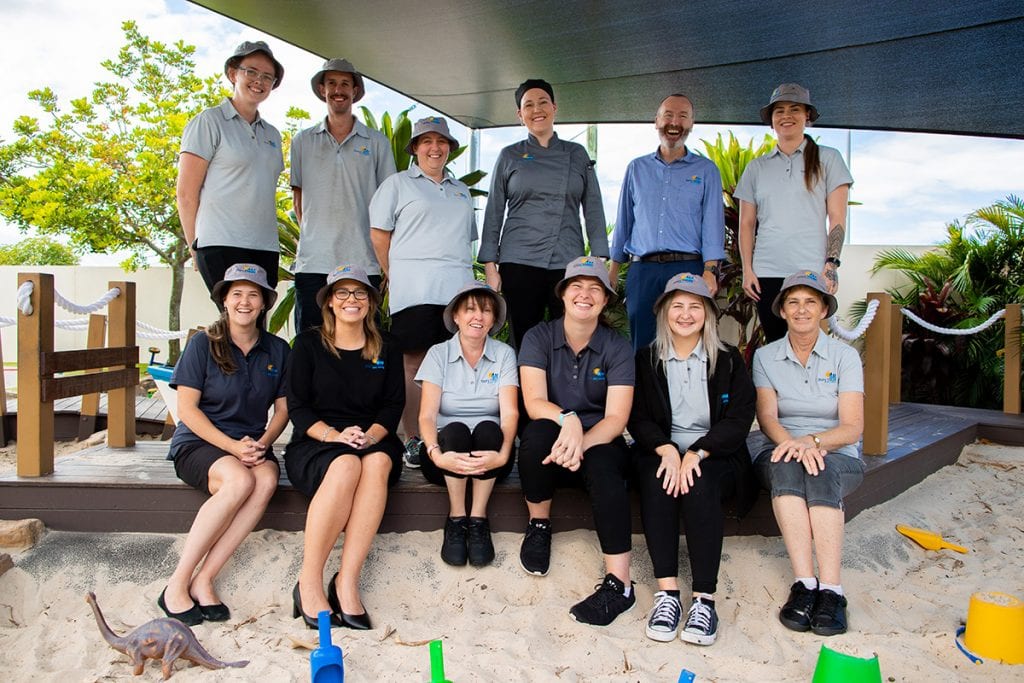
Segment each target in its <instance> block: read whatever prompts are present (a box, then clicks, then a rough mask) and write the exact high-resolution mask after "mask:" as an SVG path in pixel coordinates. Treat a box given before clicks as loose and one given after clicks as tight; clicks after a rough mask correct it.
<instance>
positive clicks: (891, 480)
mask: <svg viewBox="0 0 1024 683" xmlns="http://www.w3.org/2000/svg"><path fill="white" fill-rule="evenodd" d="M157 400H159V399H157ZM155 415H157V416H158V414H155ZM159 419H160V420H162V419H163V418H162V417H160V418H159ZM889 427H890V435H889V452H888V454H887V455H885V456H878V457H871V456H868V457H866V460H867V463H868V471H867V475H866V476H865V480H864V483H863V484H862V485H861V486H860V487H859V488H858V489H857V490H856V491H855V492H854V493H853V494H852V495H851V496H849V497H848V498H847V500H846V504H847V517H848V518H850V517H853V516H855V515H856V514H858V513H859V512H861V511H862V510H864V509H867V508H869V507H872V506H874V505H878V504H879V503H882V502H884V501H886V500H889V499H890V498H893V497H894V496H896V495H898V494H899V493H901V492H903V491H905V490H906V489H907V488H909V487H911V486H913V485H914V484H916V483H918V482H920V481H921V480H922V479H924V478H925V477H927V476H928V475H929V474H931V473H932V472H935V471H936V470H938V469H940V468H942V467H944V466H946V465H949V464H952V463H953V462H955V461H956V459H957V457H958V456H959V454H960V451H961V450H962V448H963V447H964V446H965V445H966V444H969V443H971V442H973V441H975V440H976V439H978V438H985V439H989V440H992V441H997V442H1000V443H1005V444H1009V445H1024V416H1021V415H1004V414H1003V413H998V412H994V411H982V410H970V409H961V408H948V407H941V406H927V405H921V404H901V405H895V406H893V407H892V408H891V409H890V413H889ZM166 452H167V444H166V443H165V442H158V441H148V442H140V443H139V444H138V445H137V446H136V447H135V448H131V449H109V448H106V447H98V448H94V449H91V450H88V451H83V452H81V453H78V454H75V455H72V456H67V457H64V458H60V459H59V460H58V461H57V463H56V472H55V473H54V474H52V475H49V476H46V477H39V478H19V477H17V476H15V475H8V476H4V477H0V518H2V519H21V518H30V517H35V518H39V519H41V520H43V522H44V523H45V524H46V526H48V527H50V528H53V529H63V530H71V531H157V532H183V531H187V530H188V528H189V525H190V524H191V522H192V519H193V517H194V516H195V512H196V510H197V508H198V507H199V506H200V505H201V504H202V503H203V501H204V500H206V496H205V495H203V494H201V493H199V492H197V491H194V490H193V489H191V488H189V487H187V486H186V485H184V484H182V483H181V482H180V481H179V480H178V479H177V478H176V477H175V476H174V468H173V466H172V464H171V463H170V462H169V461H167V460H165V459H164V456H165V455H166ZM306 505H307V500H306V499H305V498H304V497H303V496H302V495H301V494H299V493H298V492H296V491H295V490H294V489H293V488H292V487H291V485H290V484H289V483H288V481H287V479H286V478H285V477H284V475H283V474H282V480H281V487H280V488H279V490H278V492H277V494H275V496H274V498H273V499H272V501H271V503H270V506H269V507H268V509H267V513H266V515H265V516H264V518H263V521H262V527H261V528H273V529H280V530H287V531H296V530H301V529H302V527H303V524H304V521H305V511H306ZM447 511H448V503H447V495H446V494H445V492H444V491H443V490H442V489H441V488H440V487H435V486H433V485H431V484H428V483H426V482H425V481H424V479H423V477H422V475H420V473H419V472H418V471H415V470H406V471H405V472H403V474H402V478H401V480H400V482H399V483H398V485H397V486H396V487H395V488H394V489H393V490H392V492H391V494H390V496H389V500H388V505H387V509H386V511H385V515H384V521H383V523H382V531H409V530H422V531H430V530H434V529H439V528H441V526H442V525H443V522H444V518H445V515H446V514H447ZM490 517H491V525H492V528H493V529H494V530H496V531H520V530H522V529H523V528H525V525H526V521H527V520H526V509H525V505H524V504H523V499H522V493H521V492H520V490H519V485H518V479H517V475H516V473H515V472H513V475H512V476H511V477H510V478H509V480H507V481H505V482H504V483H502V484H499V485H498V486H497V487H496V488H495V492H494V494H493V497H492V502H491V508H490ZM633 517H634V529H635V530H636V531H638V532H639V530H640V523H639V506H638V505H637V504H636V503H635V501H634V505H633ZM553 524H554V529H555V530H556V531H564V530H568V529H575V528H592V520H591V515H590V506H589V503H588V502H587V499H586V496H585V495H584V494H583V493H582V492H581V491H575V490H567V491H561V492H559V494H558V496H557V497H556V500H555V509H554V519H553ZM726 533H728V534H730V535H734V534H741V535H742V534H763V535H775V534H777V533H778V528H777V527H776V525H775V521H774V518H773V516H772V512H771V506H770V502H769V500H768V496H767V494H762V496H761V498H760V500H759V501H758V503H757V505H756V506H755V507H754V509H753V511H752V512H751V513H750V514H749V515H747V516H746V517H745V518H744V519H743V520H742V521H740V520H735V519H729V520H728V521H727V526H726Z"/></svg>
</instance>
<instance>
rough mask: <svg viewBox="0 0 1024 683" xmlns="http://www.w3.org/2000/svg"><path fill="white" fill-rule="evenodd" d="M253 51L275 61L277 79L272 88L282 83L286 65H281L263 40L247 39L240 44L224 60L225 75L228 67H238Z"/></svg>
mask: <svg viewBox="0 0 1024 683" xmlns="http://www.w3.org/2000/svg"><path fill="white" fill-rule="evenodd" d="M253 52H262V53H263V54H265V55H266V56H267V57H270V61H271V62H273V63H274V77H275V78H276V79H277V80H276V81H275V82H274V85H273V86H272V87H271V88H270V89H271V90H274V89H275V88H277V86H279V85H281V81H283V80H284V67H283V66H281V62H279V61H277V59H275V58H274V53H273V52H271V51H270V46H269V45H267V44H266V43H265V42H263V41H262V40H246V41H245V42H243V43H241V44H239V46H238V47H236V48H235V51H234V52H233V53H232V54H231V56H230V57H228V58H227V60H225V62H224V75H225V76H227V75H228V69H232V68H238V64H239V63H240V62H241V61H242V59H243V58H245V57H248V56H249V55H251V54H252V53H253Z"/></svg>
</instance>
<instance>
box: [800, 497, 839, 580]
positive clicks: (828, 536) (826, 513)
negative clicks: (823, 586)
mask: <svg viewBox="0 0 1024 683" xmlns="http://www.w3.org/2000/svg"><path fill="white" fill-rule="evenodd" d="M810 515H811V529H812V532H813V535H814V552H815V554H816V555H817V556H818V571H819V572H820V575H819V578H820V580H821V582H822V583H829V584H833V585H836V586H838V585H839V584H840V581H839V573H840V565H841V563H842V558H843V531H844V523H845V521H846V515H845V514H844V513H843V511H842V510H839V509H837V508H831V507H827V506H824V505H815V506H814V507H812V508H811V509H810ZM807 576H810V574H808V575H807Z"/></svg>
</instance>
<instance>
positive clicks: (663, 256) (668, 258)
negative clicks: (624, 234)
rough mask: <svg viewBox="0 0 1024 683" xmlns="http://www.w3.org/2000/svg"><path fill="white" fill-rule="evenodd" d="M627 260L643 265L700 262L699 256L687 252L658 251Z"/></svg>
mask: <svg viewBox="0 0 1024 683" xmlns="http://www.w3.org/2000/svg"><path fill="white" fill-rule="evenodd" d="M629 260H630V261H642V262H643V263H674V262H676V261H700V260H701V256H700V254H694V253H692V252H689V251H659V252H657V253H654V254H647V255H646V256H633V257H630V259H629Z"/></svg>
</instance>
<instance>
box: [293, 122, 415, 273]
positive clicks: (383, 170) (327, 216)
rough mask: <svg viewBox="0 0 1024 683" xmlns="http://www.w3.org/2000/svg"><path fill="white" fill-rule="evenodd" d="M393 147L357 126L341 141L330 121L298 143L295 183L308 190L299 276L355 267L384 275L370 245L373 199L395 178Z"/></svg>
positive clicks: (297, 260)
mask: <svg viewBox="0 0 1024 683" xmlns="http://www.w3.org/2000/svg"><path fill="white" fill-rule="evenodd" d="M394 172H395V158H394V155H392V153H391V143H390V142H388V139H387V138H386V137H384V136H383V135H382V134H381V133H379V132H377V131H375V130H370V129H369V128H367V127H366V126H365V125H363V124H362V123H361V122H360V121H356V122H355V125H354V126H353V127H352V131H351V132H350V133H349V134H348V136H347V137H346V138H345V139H344V140H342V141H341V142H338V141H337V140H335V139H334V136H333V135H331V133H330V131H328V129H327V120H326V118H325V119H324V120H322V121H320V122H319V123H317V124H316V125H315V126H310V127H309V128H306V129H305V130H303V131H300V132H299V133H298V134H297V135H296V136H295V137H294V138H292V147H291V183H292V187H296V188H299V189H301V190H302V225H300V226H299V252H298V254H297V255H296V257H295V272H296V273H323V274H326V273H329V272H331V271H332V270H334V269H335V268H337V267H338V265H339V264H342V263H355V264H357V265H360V266H362V267H363V268H365V269H366V272H367V273H369V274H370V275H377V274H379V273H380V266H379V265H378V264H377V257H376V256H374V254H373V245H371V244H370V213H369V206H370V199H371V198H372V197H373V193H374V192H376V190H377V187H378V186H379V185H380V184H381V183H382V182H383V181H384V179H385V178H387V177H388V176H390V175H392V174H394Z"/></svg>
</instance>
